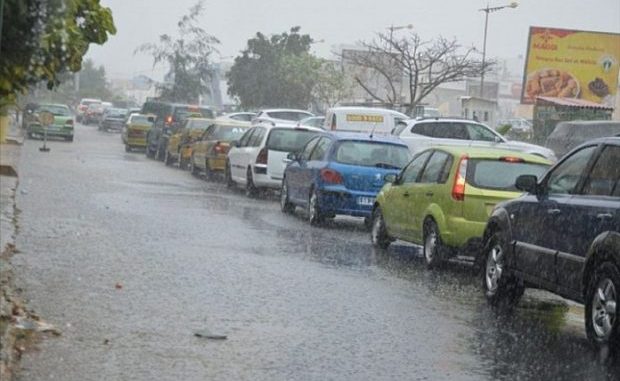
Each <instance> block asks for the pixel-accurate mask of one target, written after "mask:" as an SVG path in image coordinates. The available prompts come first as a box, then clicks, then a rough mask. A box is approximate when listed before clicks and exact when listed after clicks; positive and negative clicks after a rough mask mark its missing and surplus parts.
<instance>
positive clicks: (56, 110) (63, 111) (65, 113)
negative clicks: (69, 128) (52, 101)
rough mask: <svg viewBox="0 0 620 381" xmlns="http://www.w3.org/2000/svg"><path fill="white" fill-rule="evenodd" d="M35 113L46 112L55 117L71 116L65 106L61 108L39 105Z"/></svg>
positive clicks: (59, 106)
mask: <svg viewBox="0 0 620 381" xmlns="http://www.w3.org/2000/svg"><path fill="white" fill-rule="evenodd" d="M37 111H38V112H41V111H47V112H50V113H52V114H54V115H56V116H70V115H71V111H69V108H68V107H67V106H62V105H41V106H39V108H38V110H37Z"/></svg>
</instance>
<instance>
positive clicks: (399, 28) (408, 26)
mask: <svg viewBox="0 0 620 381" xmlns="http://www.w3.org/2000/svg"><path fill="white" fill-rule="evenodd" d="M387 29H388V30H389V31H390V43H391V42H392V36H393V35H394V31H395V30H401V29H413V24H409V25H401V26H394V25H390V26H388V27H387Z"/></svg>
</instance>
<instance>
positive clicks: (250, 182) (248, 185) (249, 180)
mask: <svg viewBox="0 0 620 381" xmlns="http://www.w3.org/2000/svg"><path fill="white" fill-rule="evenodd" d="M245 195H246V196H248V197H250V198H254V197H256V196H257V195H258V188H257V187H256V185H254V178H253V176H252V169H250V168H248V170H247V173H246V177H245Z"/></svg>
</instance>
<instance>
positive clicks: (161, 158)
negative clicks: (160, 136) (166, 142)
mask: <svg viewBox="0 0 620 381" xmlns="http://www.w3.org/2000/svg"><path fill="white" fill-rule="evenodd" d="M165 150H166V149H165V148H163V147H162V145H161V144H158V145H157V151H156V153H155V158H156V159H157V160H159V161H164V157H165Z"/></svg>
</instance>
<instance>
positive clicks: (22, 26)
mask: <svg viewBox="0 0 620 381" xmlns="http://www.w3.org/2000/svg"><path fill="white" fill-rule="evenodd" d="M2 27H3V30H2V41H1V42H0V43H1V45H0V57H2V59H1V60H0V107H2V106H6V105H7V104H10V103H12V102H14V101H15V99H16V96H17V95H19V94H20V93H23V92H25V91H26V90H27V89H28V87H29V86H32V85H35V84H37V83H38V82H40V81H44V82H46V83H47V87H48V88H49V89H52V88H54V87H55V86H56V85H58V83H59V76H60V75H61V73H63V72H68V71H74V72H75V71H79V70H80V68H81V64H82V57H83V56H84V55H85V54H86V52H87V50H88V46H89V45H90V44H91V43H96V44H103V43H105V42H106V41H107V39H108V35H110V34H114V33H116V28H115V27H114V22H113V19H112V12H111V10H110V9H109V8H106V7H102V6H101V5H100V4H99V0H4V14H3V26H2Z"/></svg>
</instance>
